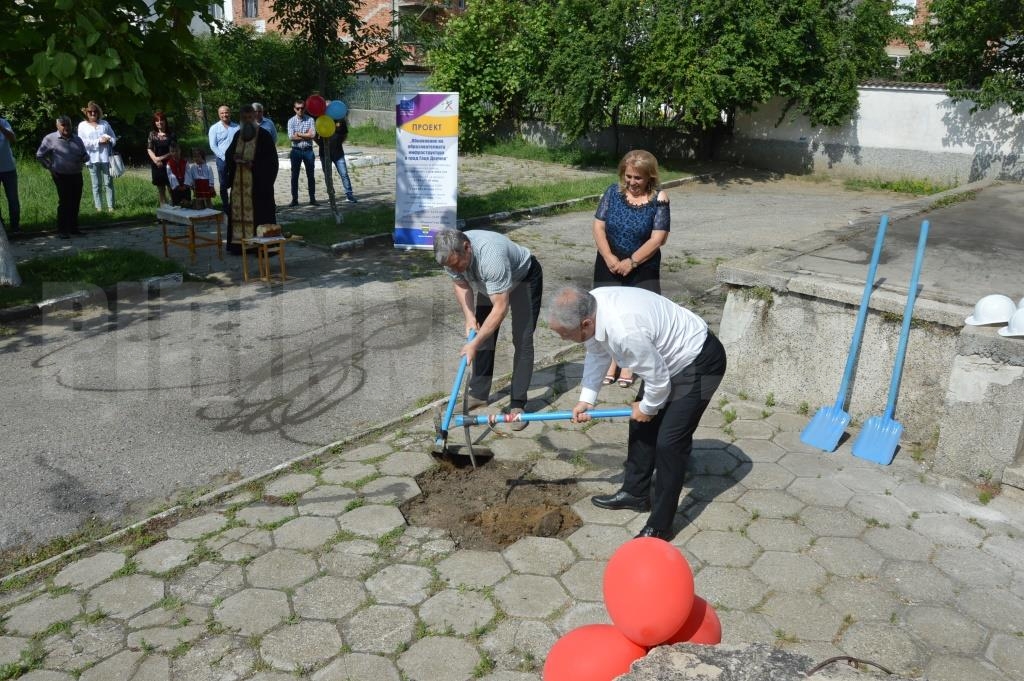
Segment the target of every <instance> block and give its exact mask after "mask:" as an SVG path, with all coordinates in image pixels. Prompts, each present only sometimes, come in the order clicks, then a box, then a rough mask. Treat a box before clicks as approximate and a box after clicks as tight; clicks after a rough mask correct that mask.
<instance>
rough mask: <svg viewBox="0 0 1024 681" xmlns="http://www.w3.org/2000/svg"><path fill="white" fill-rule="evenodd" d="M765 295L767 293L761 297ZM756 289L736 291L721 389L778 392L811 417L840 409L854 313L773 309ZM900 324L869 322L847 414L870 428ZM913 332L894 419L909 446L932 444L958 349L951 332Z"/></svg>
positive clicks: (801, 304) (726, 319)
mask: <svg viewBox="0 0 1024 681" xmlns="http://www.w3.org/2000/svg"><path fill="white" fill-rule="evenodd" d="M761 290H763V289H761ZM749 292H750V289H743V288H738V289H733V290H731V291H730V293H729V295H728V297H727V299H726V303H725V309H724V310H723V313H722V322H721V326H720V330H719V337H720V338H721V340H722V343H723V344H724V345H725V347H726V351H727V352H728V355H729V370H728V372H727V375H726V378H725V381H724V382H723V386H724V387H725V388H726V389H727V390H730V391H733V392H739V391H741V390H743V391H747V392H750V391H752V390H753V388H755V387H757V390H758V392H772V393H774V395H775V399H776V400H777V401H779V402H782V403H786V404H790V405H794V406H799V405H800V403H801V402H807V404H808V406H809V408H810V414H811V415H813V414H814V412H815V411H816V410H817V409H818V408H819V407H822V406H825V405H831V404H833V403H835V400H836V392H837V391H838V389H839V381H840V379H841V378H842V371H843V368H844V367H845V366H846V358H847V356H848V354H849V349H850V338H851V337H852V336H853V326H854V320H855V317H856V314H857V307H856V306H855V305H850V304H846V303H843V302H837V301H834V300H828V299H824V298H815V297H812V296H807V295H802V294H796V293H791V292H790V293H779V292H774V293H773V294H772V300H771V302H770V303H769V302H766V301H765V300H762V299H760V298H756V297H751V296H750V293H749ZM900 322H901V320H900V319H899V317H898V316H897V317H895V318H893V317H892V316H889V315H883V314H882V313H879V312H872V313H871V314H869V315H868V319H867V324H866V325H865V328H864V338H863V341H862V343H861V348H860V358H859V361H858V363H857V367H856V372H855V374H854V377H853V381H852V383H851V391H850V399H849V401H848V402H847V403H846V407H845V408H846V411H848V412H849V413H850V415H851V416H852V417H853V419H854V421H855V422H857V423H864V422H865V421H866V420H867V419H868V418H869V417H871V416H878V415H881V414H883V413H884V411H885V402H886V397H887V396H888V392H889V379H890V377H891V376H892V369H893V362H894V360H895V356H896V345H897V344H898V340H899V332H900ZM937 328H938V330H937V331H936V330H934V329H932V328H931V327H928V328H920V327H918V328H912V329H911V332H910V339H909V341H908V344H907V348H908V349H907V354H906V359H905V363H904V368H903V378H902V381H901V383H900V391H899V396H898V401H897V407H896V413H895V416H894V418H895V419H896V420H898V421H899V422H900V423H902V424H903V426H904V429H905V430H904V438H905V439H906V440H908V441H916V442H927V441H929V440H930V439H932V438H934V434H935V431H936V428H937V427H938V425H939V420H940V417H941V414H942V411H943V410H942V405H943V395H944V391H945V386H946V385H947V383H948V382H949V373H950V362H949V361H948V359H947V358H949V357H951V356H952V354H953V351H954V348H955V347H956V336H955V334H954V333H953V332H952V330H948V329H942V327H937Z"/></svg>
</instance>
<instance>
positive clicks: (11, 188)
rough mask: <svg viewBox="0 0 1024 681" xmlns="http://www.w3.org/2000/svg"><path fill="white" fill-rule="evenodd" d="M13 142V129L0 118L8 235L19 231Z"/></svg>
mask: <svg viewBox="0 0 1024 681" xmlns="http://www.w3.org/2000/svg"><path fill="white" fill-rule="evenodd" d="M14 140H15V137H14V129H13V128H11V124H10V123H8V122H7V119H6V118H0V184H2V185H3V186H4V193H5V194H6V195H7V211H8V214H9V215H10V218H11V219H10V221H9V222H8V223H7V233H8V234H13V233H14V232H17V231H20V230H21V202H20V201H18V170H17V167H16V166H15V165H14V153H13V152H12V151H11V145H12V144H14Z"/></svg>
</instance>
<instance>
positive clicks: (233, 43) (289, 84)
mask: <svg viewBox="0 0 1024 681" xmlns="http://www.w3.org/2000/svg"><path fill="white" fill-rule="evenodd" d="M199 53H200V59H202V60H203V63H206V64H216V66H217V68H211V69H208V70H207V72H206V73H205V74H204V77H203V79H202V80H201V81H200V82H201V92H202V104H203V109H204V111H205V114H206V117H207V120H208V122H210V123H212V122H213V121H215V120H216V119H217V116H216V112H217V107H219V106H220V105H221V104H227V105H228V106H230V107H232V109H235V110H237V109H238V107H240V106H241V105H242V104H247V103H250V102H260V103H262V104H263V106H264V107H265V108H266V111H267V115H268V116H270V117H271V118H272V119H273V120H274V121H275V122H277V123H279V124H280V123H281V122H282V121H284V120H286V119H287V118H288V117H290V116H291V115H292V109H291V105H292V102H294V101H295V98H296V97H299V98H304V97H305V96H306V95H308V94H309V93H310V92H312V91H313V90H320V91H322V92H325V93H330V94H331V95H332V96H333V95H334V94H336V93H340V92H341V91H342V90H343V89H344V87H345V86H346V84H347V83H348V81H349V80H350V78H351V76H350V74H348V73H347V72H343V71H340V70H338V71H332V72H330V73H328V78H327V82H326V85H325V86H324V87H321V86H320V85H319V84H318V83H317V77H318V74H317V73H315V72H314V71H313V70H312V69H310V68H309V64H310V62H311V60H312V59H313V54H312V52H311V50H310V47H309V46H308V45H307V44H306V43H304V42H302V41H299V40H297V39H296V38H294V37H292V36H286V35H282V34H280V33H256V31H255V30H254V29H253V27H252V26H247V25H234V26H230V27H228V28H227V29H226V30H224V31H222V32H220V33H217V34H214V35H210V36H206V37H204V38H203V39H202V40H200V42H199ZM257 64H258V65H259V67H258V68H254V65H257ZM279 127H280V126H279Z"/></svg>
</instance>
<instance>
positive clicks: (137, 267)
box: [0, 248, 185, 308]
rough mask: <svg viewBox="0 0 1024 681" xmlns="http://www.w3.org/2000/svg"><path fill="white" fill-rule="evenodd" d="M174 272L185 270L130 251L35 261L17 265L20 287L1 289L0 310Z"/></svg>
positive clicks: (104, 251)
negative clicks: (84, 285)
mask: <svg viewBox="0 0 1024 681" xmlns="http://www.w3.org/2000/svg"><path fill="white" fill-rule="evenodd" d="M172 272H182V273H184V272H185V269H184V268H183V267H182V266H181V265H179V264H177V263H176V262H174V261H173V260H164V259H163V258H158V257H156V256H153V255H149V254H147V253H141V252H139V251H133V250H130V249H127V248H112V249H109V250H101V251H82V252H79V253H76V254H74V255H56V256H50V257H46V258H35V259H33V260H28V261H26V262H23V263H21V264H19V265H18V273H19V274H20V275H21V279H22V285H21V286H14V287H0V308H2V307H12V306H14V305H25V304H28V303H38V302H39V301H41V300H46V299H47V298H52V297H55V296H59V295H62V294H66V293H70V292H73V291H77V290H79V289H81V288H82V287H81V285H82V284H89V285H92V286H96V287H99V288H106V287H108V286H113V285H115V284H118V283H119V282H123V281H138V280H139V279H144V278H146V277H154V276H160V275H164V274H171V273H172Z"/></svg>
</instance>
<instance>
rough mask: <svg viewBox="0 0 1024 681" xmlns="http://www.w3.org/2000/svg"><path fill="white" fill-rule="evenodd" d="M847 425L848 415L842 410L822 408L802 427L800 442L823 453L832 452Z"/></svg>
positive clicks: (848, 421)
mask: <svg viewBox="0 0 1024 681" xmlns="http://www.w3.org/2000/svg"><path fill="white" fill-rule="evenodd" d="M849 423H850V415H849V414H847V413H846V412H845V411H843V410H842V409H839V408H837V407H834V406H832V407H822V408H821V409H819V410H818V412H817V413H816V414H815V415H814V418H812V419H811V422H810V423H808V424H807V425H806V426H804V429H803V432H801V433H800V441H801V442H803V443H804V444H805V445H810V446H811V447H816V448H818V449H820V450H822V451H825V452H834V451H836V447H838V446H839V438H841V437H842V436H843V433H844V432H846V426H847V425H849Z"/></svg>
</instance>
